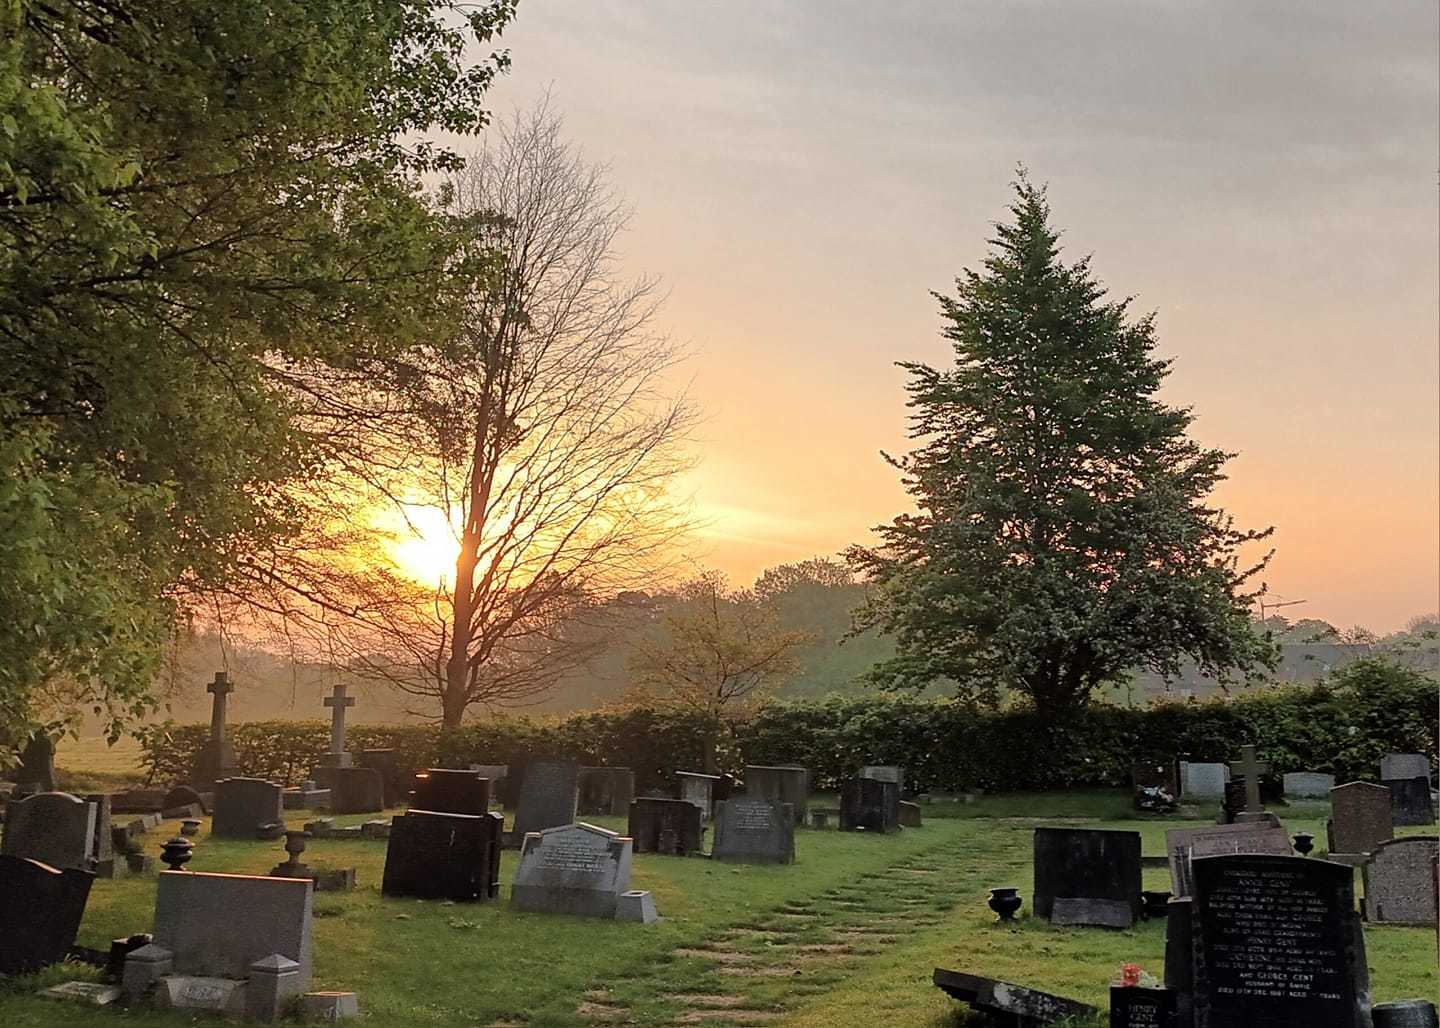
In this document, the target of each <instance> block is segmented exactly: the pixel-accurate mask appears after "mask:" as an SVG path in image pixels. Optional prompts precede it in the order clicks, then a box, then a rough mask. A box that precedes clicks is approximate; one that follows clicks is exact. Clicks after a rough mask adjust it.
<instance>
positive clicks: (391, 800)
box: [355, 749, 409, 808]
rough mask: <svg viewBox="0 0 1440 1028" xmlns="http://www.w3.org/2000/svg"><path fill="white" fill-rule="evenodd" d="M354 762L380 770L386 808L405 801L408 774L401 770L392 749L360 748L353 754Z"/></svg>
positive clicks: (396, 805)
mask: <svg viewBox="0 0 1440 1028" xmlns="http://www.w3.org/2000/svg"><path fill="white" fill-rule="evenodd" d="M355 762H356V763H357V764H359V766H361V767H368V768H370V769H372V770H375V771H379V772H380V781H381V783H382V788H383V789H384V793H385V795H384V803H385V806H386V807H387V808H389V807H398V806H399V805H400V804H401V803H403V802H405V794H406V791H407V790H408V788H409V785H408V783H407V779H408V777H409V776H408V775H405V774H403V773H402V772H401V770H400V765H399V764H398V763H397V761H396V759H395V751H394V750H388V749H372V750H361V751H360V752H359V753H357V754H356V755H355Z"/></svg>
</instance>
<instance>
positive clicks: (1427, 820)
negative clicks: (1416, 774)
mask: <svg viewBox="0 0 1440 1028" xmlns="http://www.w3.org/2000/svg"><path fill="white" fill-rule="evenodd" d="M1381 784H1382V785H1384V786H1385V787H1386V788H1387V789H1389V790H1390V811H1391V815H1392V817H1393V819H1394V821H1393V823H1394V824H1397V825H1433V824H1434V823H1435V800H1434V798H1433V797H1432V796H1431V795H1430V779H1429V778H1387V779H1383V780H1382V781H1381Z"/></svg>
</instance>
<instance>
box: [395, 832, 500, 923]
mask: <svg viewBox="0 0 1440 1028" xmlns="http://www.w3.org/2000/svg"><path fill="white" fill-rule="evenodd" d="M504 827H505V818H504V817H503V816H502V815H500V814H490V813H485V814H446V813H433V812H430V811H423V810H412V811H410V812H409V813H407V814H398V815H396V816H395V818H394V820H393V821H391V823H390V841H389V842H388V844H387V845H386V848H385V873H384V878H383V881H382V883H381V886H380V892H381V893H382V894H383V895H385V896H412V897H414V898H416V899H437V900H452V901H455V902H475V901H480V900H490V899H494V898H496V897H497V896H498V895H499V894H500V834H501V831H502V830H503V829H504Z"/></svg>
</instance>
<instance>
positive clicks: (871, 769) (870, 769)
mask: <svg viewBox="0 0 1440 1028" xmlns="http://www.w3.org/2000/svg"><path fill="white" fill-rule="evenodd" d="M855 777H857V778H873V779H875V781H877V782H894V783H895V785H896V787H897V789H898V790H899V791H900V792H901V793H902V794H903V793H904V792H905V769H904V768H903V767H900V766H899V765H898V764H866V765H865V766H864V767H862V768H861V769H860V773H859V774H858V775H856V776H855Z"/></svg>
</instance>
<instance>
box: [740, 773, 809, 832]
mask: <svg viewBox="0 0 1440 1028" xmlns="http://www.w3.org/2000/svg"><path fill="white" fill-rule="evenodd" d="M745 795H746V796H748V797H750V798H751V799H760V800H772V801H774V802H776V803H788V804H789V805H790V811H791V817H792V818H794V821H795V824H797V825H803V824H804V823H805V822H806V820H807V819H808V817H809V811H808V809H807V804H808V803H809V800H810V772H809V771H807V770H806V769H805V768H803V767H797V766H795V765H793V764H786V765H784V766H780V767H772V766H769V765H764V764H751V765H747V766H746V768H745Z"/></svg>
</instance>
